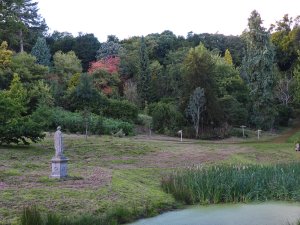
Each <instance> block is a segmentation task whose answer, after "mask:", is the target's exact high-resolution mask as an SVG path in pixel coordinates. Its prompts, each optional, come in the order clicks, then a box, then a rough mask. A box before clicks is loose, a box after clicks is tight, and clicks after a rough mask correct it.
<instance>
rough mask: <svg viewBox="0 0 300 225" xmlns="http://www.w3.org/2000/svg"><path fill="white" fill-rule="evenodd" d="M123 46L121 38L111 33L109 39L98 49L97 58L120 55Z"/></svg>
mask: <svg viewBox="0 0 300 225" xmlns="http://www.w3.org/2000/svg"><path fill="white" fill-rule="evenodd" d="M121 48H122V47H121V45H120V43H119V39H118V38H117V37H116V36H114V35H109V36H108V38H107V41H106V42H104V43H102V44H101V46H100V48H99V50H98V51H97V59H106V58H109V57H116V56H119V52H120V50H121Z"/></svg>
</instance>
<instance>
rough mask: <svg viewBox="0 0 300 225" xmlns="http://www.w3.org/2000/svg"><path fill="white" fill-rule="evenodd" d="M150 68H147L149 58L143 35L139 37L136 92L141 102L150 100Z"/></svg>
mask: <svg viewBox="0 0 300 225" xmlns="http://www.w3.org/2000/svg"><path fill="white" fill-rule="evenodd" d="M150 81H151V77H150V69H149V58H148V51H147V48H146V43H145V39H144V37H142V39H141V47H140V73H139V82H138V92H139V95H140V97H141V100H142V104H144V102H145V101H147V102H149V100H150V93H149V91H150Z"/></svg>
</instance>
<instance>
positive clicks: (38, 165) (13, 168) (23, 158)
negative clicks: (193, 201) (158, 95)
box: [0, 134, 300, 225]
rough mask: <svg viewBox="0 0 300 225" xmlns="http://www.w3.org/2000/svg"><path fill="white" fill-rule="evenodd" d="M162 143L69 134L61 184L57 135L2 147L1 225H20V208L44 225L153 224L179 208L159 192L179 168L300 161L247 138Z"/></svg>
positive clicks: (290, 149) (282, 147)
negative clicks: (56, 175) (55, 173)
mask: <svg viewBox="0 0 300 225" xmlns="http://www.w3.org/2000/svg"><path fill="white" fill-rule="evenodd" d="M160 137H161V138H160V139H159V140H153V139H151V137H148V136H146V137H143V138H141V137H126V138H116V137H111V136H91V137H88V139H87V140H85V137H84V136H80V135H74V134H70V135H65V138H64V144H65V155H66V156H67V157H68V158H69V159H70V161H69V164H68V171H69V177H68V178H67V179H63V180H55V179H50V178H49V175H50V172H51V164H50V160H51V158H52V157H53V155H54V147H53V136H51V135H50V136H49V135H48V136H47V137H46V139H45V140H43V141H42V142H40V143H38V144H33V145H32V146H29V147H21V146H10V147H8V146H0V152H1V154H0V224H5V225H7V224H17V223H18V224H19V223H20V216H21V214H22V212H23V209H24V208H26V207H27V206H33V205H35V206H37V209H38V211H39V212H40V213H41V216H42V218H43V220H44V222H45V221H46V219H47V218H48V216H47V215H55V216H57V217H59V218H60V219H65V220H68V221H69V222H70V221H71V222H72V223H73V224H80V223H79V222H78V221H81V220H84V221H85V224H88V222H86V221H88V220H89V221H93V220H100V219H103V218H106V217H108V218H115V219H116V218H117V223H119V222H120V221H128V220H133V219H136V218H140V217H148V216H152V215H156V214H158V213H160V212H162V211H164V210H168V209H171V208H173V207H176V206H177V202H176V200H175V198H174V197H173V195H172V194H170V193H166V192H164V191H163V189H162V188H161V178H162V177H166V174H168V173H169V172H171V171H173V170H174V169H175V168H186V167H187V166H191V165H202V166H207V165H216V166H218V165H220V164H227V165H230V164H252V165H261V164H263V165H265V164H270V163H286V162H291V161H299V160H300V154H299V152H295V151H294V146H293V143H280V144H273V143H271V142H255V143H244V140H242V139H241V141H238V143H237V144H230V143H217V142H215V141H212V142H210V141H206V142H205V143H203V142H198V141H197V142H195V141H186V142H183V143H181V142H180V141H178V140H177V139H171V140H169V139H168V140H164V139H163V137H162V136H160ZM110 215H113V216H110ZM122 215H126V216H122ZM71 222H70V223H71ZM112 222H116V221H112ZM70 223H69V224H70ZM81 223H83V222H81ZM93 223H96V222H95V221H93ZM99 223H100V222H99Z"/></svg>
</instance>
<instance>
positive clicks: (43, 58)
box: [31, 38, 51, 66]
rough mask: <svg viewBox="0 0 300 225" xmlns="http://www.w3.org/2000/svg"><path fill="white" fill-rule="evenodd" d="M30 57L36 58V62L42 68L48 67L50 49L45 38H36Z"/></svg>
mask: <svg viewBox="0 0 300 225" xmlns="http://www.w3.org/2000/svg"><path fill="white" fill-rule="evenodd" d="M31 55H33V56H35V57H36V62H37V63H38V64H41V65H44V66H50V58H51V54H50V49H49V48H48V46H47V43H46V40H45V38H38V39H37V41H36V43H35V45H34V46H33V48H32V50H31Z"/></svg>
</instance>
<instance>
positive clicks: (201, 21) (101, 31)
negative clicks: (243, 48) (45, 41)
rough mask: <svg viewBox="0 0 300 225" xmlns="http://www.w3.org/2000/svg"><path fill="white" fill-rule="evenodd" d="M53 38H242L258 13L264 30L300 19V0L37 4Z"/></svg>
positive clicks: (54, 0) (58, 0) (55, 0)
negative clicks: (284, 20)
mask: <svg viewBox="0 0 300 225" xmlns="http://www.w3.org/2000/svg"><path fill="white" fill-rule="evenodd" d="M37 1H38V2H39V4H38V6H39V9H40V10H39V12H40V14H41V15H42V16H43V17H44V18H45V19H46V23H47V25H48V26H49V28H50V32H52V31H54V30H57V31H60V32H63V31H67V32H70V33H72V34H73V35H74V36H77V34H78V32H83V33H93V34H94V35H95V36H96V37H97V38H98V39H99V41H100V42H104V41H106V39H107V35H111V34H112V35H116V36H117V37H118V38H119V39H121V40H122V39H124V38H128V37H132V36H141V35H144V36H146V35H147V34H150V33H161V32H163V31H164V30H170V31H173V33H174V34H176V35H182V36H185V37H186V35H187V33H188V32H189V31H193V32H194V33H197V34H198V33H220V34H225V35H230V34H232V35H240V34H241V33H242V31H243V30H244V29H245V28H247V22H248V21H247V19H248V18H249V16H250V13H251V11H253V10H254V9H256V10H257V11H258V12H259V13H260V15H261V17H262V19H263V20H264V27H266V28H269V26H270V24H271V23H275V21H278V20H280V19H282V17H283V15H284V14H287V13H288V14H289V16H292V17H293V18H295V17H296V16H297V15H300V0H37Z"/></svg>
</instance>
